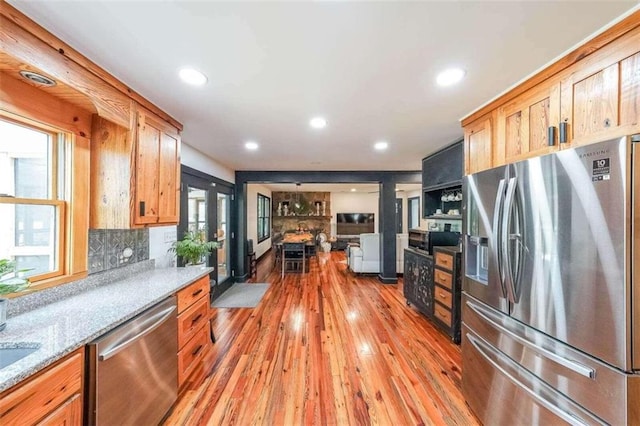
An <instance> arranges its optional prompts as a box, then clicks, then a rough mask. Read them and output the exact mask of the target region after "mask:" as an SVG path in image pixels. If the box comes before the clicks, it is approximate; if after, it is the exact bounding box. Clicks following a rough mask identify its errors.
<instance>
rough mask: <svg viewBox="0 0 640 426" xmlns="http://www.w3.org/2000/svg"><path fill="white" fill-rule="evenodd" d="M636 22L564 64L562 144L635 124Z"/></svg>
mask: <svg viewBox="0 0 640 426" xmlns="http://www.w3.org/2000/svg"><path fill="white" fill-rule="evenodd" d="M638 52H640V28H636V29H635V30H633V31H631V32H629V33H628V34H627V35H625V36H624V37H623V38H621V39H619V40H616V42H614V43H612V44H611V45H609V46H607V47H605V48H603V49H601V50H600V51H598V52H595V53H594V54H592V55H590V56H588V57H587V58H585V59H583V60H582V61H580V62H578V63H576V64H575V65H573V66H572V67H571V68H569V69H568V70H567V72H566V73H563V74H566V75H564V76H563V78H562V81H561V100H560V105H561V122H564V123H566V126H567V139H566V143H567V145H565V146H566V147H574V146H578V145H585V144H589V143H593V142H598V141H601V140H605V139H609V138H615V137H618V136H624V135H627V134H631V133H636V132H638V131H639V130H640V127H639V126H638V120H639V116H640V53H638Z"/></svg>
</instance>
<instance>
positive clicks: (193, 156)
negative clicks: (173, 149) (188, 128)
mask: <svg viewBox="0 0 640 426" xmlns="http://www.w3.org/2000/svg"><path fill="white" fill-rule="evenodd" d="M180 149H181V152H180V157H181V159H180V162H181V163H182V164H184V165H185V166H189V167H191V168H193V169H196V170H199V171H201V172H203V173H206V174H208V175H211V176H214V177H217V178H218V179H222V180H226V181H227V182H231V183H235V181H236V175H235V172H234V171H233V170H231V169H230V168H228V167H226V166H224V165H222V164H220V163H219V162H217V161H216V160H214V159H213V158H211V157H208V156H207V155H206V154H203V153H202V152H200V151H198V150H197V149H195V148H193V147H191V146H189V145H187V144H186V143H184V142H183V143H182V146H181V148H180Z"/></svg>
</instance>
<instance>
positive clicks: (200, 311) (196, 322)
mask: <svg viewBox="0 0 640 426" xmlns="http://www.w3.org/2000/svg"><path fill="white" fill-rule="evenodd" d="M208 322H209V298H208V297H202V298H201V299H200V300H199V301H198V302H196V303H194V304H193V306H191V307H190V308H188V309H187V310H186V311H184V312H183V313H181V314H180V315H178V348H181V347H182V346H184V344H185V343H187V342H188V341H189V339H191V338H192V337H193V335H194V334H196V332H198V330H199V329H200V327H202V326H203V325H204V324H205V323H208Z"/></svg>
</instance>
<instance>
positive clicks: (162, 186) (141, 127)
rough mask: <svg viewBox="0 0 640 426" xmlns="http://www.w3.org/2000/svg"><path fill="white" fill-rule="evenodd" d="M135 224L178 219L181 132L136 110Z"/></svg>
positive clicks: (149, 113)
mask: <svg viewBox="0 0 640 426" xmlns="http://www.w3.org/2000/svg"><path fill="white" fill-rule="evenodd" d="M137 131H138V137H137V145H136V179H135V187H136V190H135V204H134V207H135V218H134V223H135V224H136V225H148V224H170V223H178V211H179V202H180V201H179V200H180V197H179V191H180V135H179V134H178V130H177V129H176V128H175V127H173V126H171V125H170V124H169V123H167V122H165V121H163V120H161V119H159V118H157V117H155V116H154V115H153V114H152V113H151V112H148V111H144V110H140V111H138V125H137Z"/></svg>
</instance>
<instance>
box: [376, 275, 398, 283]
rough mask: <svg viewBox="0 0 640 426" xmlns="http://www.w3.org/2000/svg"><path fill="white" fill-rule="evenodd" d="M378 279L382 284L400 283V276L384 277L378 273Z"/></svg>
mask: <svg viewBox="0 0 640 426" xmlns="http://www.w3.org/2000/svg"><path fill="white" fill-rule="evenodd" d="M378 281H380V282H381V283H382V284H398V277H383V276H382V275H378Z"/></svg>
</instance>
